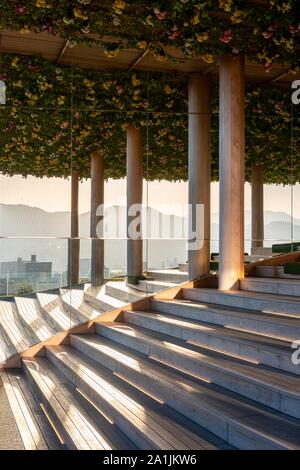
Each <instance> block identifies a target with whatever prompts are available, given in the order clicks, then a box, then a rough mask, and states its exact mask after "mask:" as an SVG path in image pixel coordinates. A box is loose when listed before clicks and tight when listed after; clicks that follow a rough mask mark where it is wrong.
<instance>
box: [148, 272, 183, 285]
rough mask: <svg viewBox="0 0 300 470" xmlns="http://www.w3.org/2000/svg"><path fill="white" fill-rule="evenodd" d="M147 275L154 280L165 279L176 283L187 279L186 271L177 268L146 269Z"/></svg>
mask: <svg viewBox="0 0 300 470" xmlns="http://www.w3.org/2000/svg"><path fill="white" fill-rule="evenodd" d="M147 275H148V276H149V277H151V278H153V279H154V280H155V281H165V282H172V283H176V284H180V283H181V282H187V281H188V273H184V272H180V271H179V270H178V269H160V270H158V269H155V270H154V269H153V270H149V271H147Z"/></svg>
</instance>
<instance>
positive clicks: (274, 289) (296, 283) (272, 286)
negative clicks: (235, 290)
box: [240, 277, 300, 306]
mask: <svg viewBox="0 0 300 470" xmlns="http://www.w3.org/2000/svg"><path fill="white" fill-rule="evenodd" d="M240 289H241V290H243V291H250V292H265V293H267V294H280V295H289V296H294V297H298V300H300V280H293V279H270V278H263V277H258V278H257V277H246V278H245V279H241V280H240ZM299 306H300V302H299Z"/></svg>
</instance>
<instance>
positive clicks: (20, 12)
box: [16, 5, 26, 15]
mask: <svg viewBox="0 0 300 470" xmlns="http://www.w3.org/2000/svg"><path fill="white" fill-rule="evenodd" d="M25 11H26V7H24V6H23V5H16V13H17V14H18V15H23V13H25Z"/></svg>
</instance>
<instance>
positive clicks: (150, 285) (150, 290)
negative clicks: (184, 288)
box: [135, 280, 176, 295]
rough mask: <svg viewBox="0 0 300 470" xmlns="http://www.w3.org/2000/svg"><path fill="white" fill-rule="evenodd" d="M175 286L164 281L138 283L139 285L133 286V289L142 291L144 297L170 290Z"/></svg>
mask: <svg viewBox="0 0 300 470" xmlns="http://www.w3.org/2000/svg"><path fill="white" fill-rule="evenodd" d="M175 286H176V284H175V283H173V282H166V281H150V280H149V281H146V280H145V281H139V283H138V284H137V285H136V286H135V289H137V290H139V291H142V292H143V293H145V294H146V295H149V294H154V293H156V292H160V291H162V290H166V289H171V288H172V287H175Z"/></svg>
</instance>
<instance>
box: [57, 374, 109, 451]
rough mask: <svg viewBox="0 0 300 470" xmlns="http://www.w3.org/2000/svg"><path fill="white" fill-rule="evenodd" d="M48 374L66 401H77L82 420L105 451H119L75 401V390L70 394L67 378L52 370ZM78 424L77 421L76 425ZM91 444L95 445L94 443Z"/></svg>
mask: <svg viewBox="0 0 300 470" xmlns="http://www.w3.org/2000/svg"><path fill="white" fill-rule="evenodd" d="M48 373H49V377H50V378H51V379H52V380H53V382H55V383H56V384H57V385H58V386H59V388H60V390H61V392H62V394H63V395H64V397H65V398H66V400H68V401H69V403H74V401H76V405H77V407H78V410H79V413H80V415H81V418H82V420H83V421H84V423H85V424H86V425H87V427H88V428H89V430H90V431H91V436H95V438H96V439H97V440H98V441H99V443H100V445H101V446H102V447H103V449H104V450H117V449H116V447H115V446H114V444H113V443H112V442H110V441H109V440H108V439H107V437H106V436H105V434H104V433H102V432H101V430H100V429H99V428H98V426H97V425H96V423H95V422H93V421H94V420H92V419H91V416H90V415H89V413H87V412H86V410H85V408H84V407H83V406H82V405H81V404H80V403H78V401H77V397H76V399H74V398H75V390H74V392H73V393H72V392H70V390H69V389H68V387H67V386H66V383H65V382H66V379H65V377H62V376H61V375H60V374H59V375H58V374H56V373H55V374H54V373H53V370H52V369H49V370H48ZM76 423H77V421H76V422H75V423H74V424H76ZM83 432H84V430H83ZM83 435H84V436H86V433H84V434H83ZM91 444H92V445H93V443H91ZM92 448H93V447H92Z"/></svg>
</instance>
